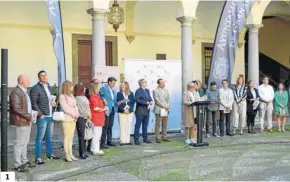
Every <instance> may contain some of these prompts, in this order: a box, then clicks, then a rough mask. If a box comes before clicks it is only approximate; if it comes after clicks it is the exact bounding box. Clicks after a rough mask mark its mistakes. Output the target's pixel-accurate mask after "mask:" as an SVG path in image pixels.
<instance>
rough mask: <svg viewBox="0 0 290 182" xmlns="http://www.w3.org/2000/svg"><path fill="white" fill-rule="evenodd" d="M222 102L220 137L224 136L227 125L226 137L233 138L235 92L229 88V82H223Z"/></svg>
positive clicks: (220, 94)
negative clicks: (232, 115) (232, 116)
mask: <svg viewBox="0 0 290 182" xmlns="http://www.w3.org/2000/svg"><path fill="white" fill-rule="evenodd" d="M219 101H220V106H219V110H220V135H221V137H223V136H224V129H225V126H224V124H225V123H226V135H228V136H233V134H232V133H231V121H230V120H231V110H232V106H233V103H234V94H233V91H232V90H231V89H230V88H229V87H228V81H227V80H225V79H224V80H222V88H220V89H219ZM225 120H226V121H225Z"/></svg>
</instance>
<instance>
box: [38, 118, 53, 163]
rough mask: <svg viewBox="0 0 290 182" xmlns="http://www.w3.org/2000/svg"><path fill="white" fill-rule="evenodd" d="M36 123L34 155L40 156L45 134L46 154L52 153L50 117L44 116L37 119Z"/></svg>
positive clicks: (51, 124) (51, 123)
mask: <svg viewBox="0 0 290 182" xmlns="http://www.w3.org/2000/svg"><path fill="white" fill-rule="evenodd" d="M36 125H37V134H36V140H35V155H36V156H35V157H36V158H40V157H41V151H42V150H41V146H42V140H43V137H44V135H45V145H46V156H51V155H52V134H53V125H54V122H53V121H52V118H51V117H45V118H43V119H39V120H37V122H36Z"/></svg>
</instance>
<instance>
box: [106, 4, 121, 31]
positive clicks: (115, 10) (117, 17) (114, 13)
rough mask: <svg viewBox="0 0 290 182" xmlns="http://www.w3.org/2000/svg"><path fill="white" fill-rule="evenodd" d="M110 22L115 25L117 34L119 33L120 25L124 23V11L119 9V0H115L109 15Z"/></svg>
mask: <svg viewBox="0 0 290 182" xmlns="http://www.w3.org/2000/svg"><path fill="white" fill-rule="evenodd" d="M108 22H109V23H110V24H112V25H113V28H114V29H115V32H117V30H118V28H119V27H120V24H122V23H123V22H124V10H123V8H121V7H119V4H118V3H117V0H114V3H113V5H112V7H111V8H110V13H109V14H108Z"/></svg>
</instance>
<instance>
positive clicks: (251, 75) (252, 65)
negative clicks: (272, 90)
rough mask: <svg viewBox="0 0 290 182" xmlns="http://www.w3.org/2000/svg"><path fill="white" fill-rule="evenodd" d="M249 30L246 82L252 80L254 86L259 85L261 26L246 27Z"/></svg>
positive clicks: (251, 25)
mask: <svg viewBox="0 0 290 182" xmlns="http://www.w3.org/2000/svg"><path fill="white" fill-rule="evenodd" d="M246 27H247V28H248V30H249V39H248V40H249V43H248V51H249V52H248V80H253V81H254V82H255V84H256V86H258V85H259V75H260V69H259V28H260V27H262V25H256V24H250V25H246Z"/></svg>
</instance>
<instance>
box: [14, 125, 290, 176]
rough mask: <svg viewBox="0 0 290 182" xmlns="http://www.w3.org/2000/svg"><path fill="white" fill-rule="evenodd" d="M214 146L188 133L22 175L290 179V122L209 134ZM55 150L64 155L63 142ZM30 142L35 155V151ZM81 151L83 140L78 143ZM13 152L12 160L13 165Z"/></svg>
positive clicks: (56, 163) (51, 163)
mask: <svg viewBox="0 0 290 182" xmlns="http://www.w3.org/2000/svg"><path fill="white" fill-rule="evenodd" d="M206 141H208V142H209V143H210V146H209V147H204V148H194V147H191V146H187V145H185V144H184V138H183V137H181V136H179V137H174V138H171V142H169V143H162V144H156V143H155V142H154V143H153V144H142V145H141V146H135V145H132V146H123V147H121V146H118V147H115V148H110V149H107V150H105V155H104V156H103V157H99V156H90V157H89V159H87V160H78V161H76V162H72V163H66V162H64V161H62V160H58V161H49V160H47V161H46V162H47V163H46V164H45V165H43V166H37V167H36V168H34V169H31V170H30V171H29V172H28V173H17V178H18V180H19V181H26V180H29V181H32V180H34V181H42V180H49V181H104V180H106V181H113V180H118V181H137V180H143V181H168V180H170V181H173V180H184V181H187V180H194V181H211V180H215V181H217V180H221V181H224V180H239V181H245V180H252V181H257V180H259V181H260V180H263V181H287V180H289V179H290V173H289V171H290V127H287V132H284V133H278V132H274V133H267V132H265V133H263V134H255V135H253V134H248V133H245V134H244V135H243V136H241V135H236V136H234V137H223V138H212V137H211V138H208V139H206ZM55 147H56V149H55V153H56V154H57V155H63V151H62V148H60V147H61V145H56V146H55ZM31 150H32V147H29V157H30V158H31V159H32V158H33V156H34V154H33V152H31ZM75 154H76V156H77V146H75ZM12 162H13V161H12V156H11V153H10V156H9V164H10V166H12Z"/></svg>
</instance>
